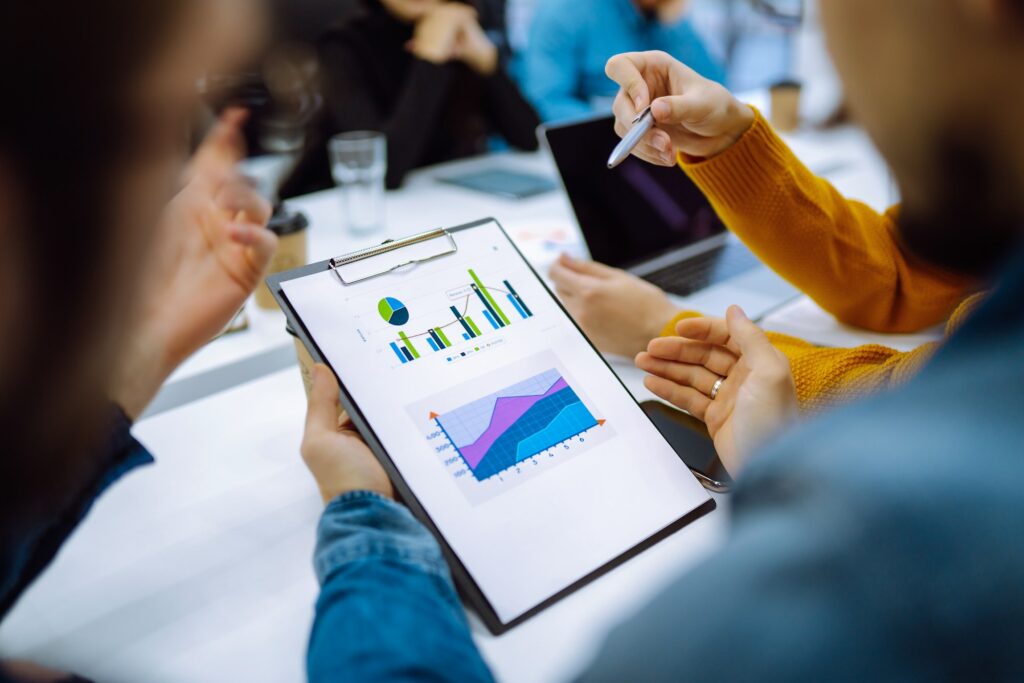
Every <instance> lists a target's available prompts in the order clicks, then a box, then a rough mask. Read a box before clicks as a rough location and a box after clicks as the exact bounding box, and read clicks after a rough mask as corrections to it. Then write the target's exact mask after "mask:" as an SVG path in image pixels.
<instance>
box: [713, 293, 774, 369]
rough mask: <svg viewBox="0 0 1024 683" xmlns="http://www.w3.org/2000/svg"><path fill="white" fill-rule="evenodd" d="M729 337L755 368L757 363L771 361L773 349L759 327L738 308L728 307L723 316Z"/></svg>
mask: <svg viewBox="0 0 1024 683" xmlns="http://www.w3.org/2000/svg"><path fill="white" fill-rule="evenodd" d="M725 321H726V325H727V326H728V328H729V337H730V340H731V341H732V342H734V343H735V344H736V345H737V346H738V347H739V349H740V352H741V353H742V354H743V355H744V356H745V357H747V358H749V359H750V361H751V362H752V363H753V364H754V366H755V367H756V365H757V363H758V361H761V360H763V361H766V362H767V361H773V360H774V359H775V353H774V348H775V347H773V346H772V343H771V342H770V341H769V340H768V335H766V334H765V333H764V332H763V331H762V330H761V328H760V327H758V326H757V325H755V324H754V323H753V322H751V320H750V318H748V317H747V314H746V313H744V312H743V309H742V308H740V307H739V306H730V307H729V310H728V311H726V314H725Z"/></svg>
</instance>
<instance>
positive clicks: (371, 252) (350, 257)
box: [328, 228, 459, 286]
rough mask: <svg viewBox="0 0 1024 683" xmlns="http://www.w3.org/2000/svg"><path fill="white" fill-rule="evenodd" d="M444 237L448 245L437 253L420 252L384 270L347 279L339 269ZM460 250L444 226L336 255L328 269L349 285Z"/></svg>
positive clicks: (387, 266)
mask: <svg viewBox="0 0 1024 683" xmlns="http://www.w3.org/2000/svg"><path fill="white" fill-rule="evenodd" d="M442 238H443V239H445V240H446V241H447V246H446V247H445V248H444V250H443V251H439V252H436V253H430V252H426V253H424V254H418V255H417V256H415V257H413V258H410V259H409V260H406V261H401V262H399V263H389V264H387V265H386V266H384V267H383V270H380V271H377V272H371V273H369V274H361V275H359V276H357V277H354V278H349V279H346V278H345V277H344V276H343V275H342V274H341V271H340V270H339V269H340V268H344V267H345V266H349V265H352V264H353V263H358V262H360V261H366V260H367V259H372V258H376V257H378V256H384V255H386V254H390V253H392V252H395V251H398V250H400V249H406V248H409V247H413V246H416V245H419V244H426V243H428V242H433V241H434V240H439V239H442ZM458 251H459V245H458V244H456V243H455V238H454V237H452V235H451V233H450V232H448V231H447V230H444V229H443V228H438V229H437V230H429V231H427V232H423V233H420V234H418V235H413V236H411V237H406V238H404V239H400V240H387V241H385V242H384V243H383V244H380V245H378V246H376V247H368V248H366V249H361V250H359V251H354V252H352V253H351V254H345V255H343V256H336V257H335V258H332V259H331V261H330V265H329V266H328V269H329V270H331V271H332V272H333V273H334V275H335V277H337V278H338V281H339V282H341V284H342V285H345V286H348V285H354V284H358V283H360V282H366V281H367V280H372V279H373V278H375V277H381V276H382V275H387V274H388V273H393V272H395V271H396V270H400V269H401V268H405V267H407V266H415V265H419V264H421V263H427V262H429V261H433V260H435V259H439V258H441V257H443V256H451V255H452V254H455V253H457V252H458Z"/></svg>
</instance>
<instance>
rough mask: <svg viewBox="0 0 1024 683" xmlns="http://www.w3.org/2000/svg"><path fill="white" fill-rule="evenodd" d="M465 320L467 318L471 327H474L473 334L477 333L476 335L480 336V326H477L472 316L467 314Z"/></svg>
mask: <svg viewBox="0 0 1024 683" xmlns="http://www.w3.org/2000/svg"><path fill="white" fill-rule="evenodd" d="M465 320H466V322H467V323H469V326H470V327H471V328H472V329H473V334H475V335H476V336H478V337H479V336H480V328H479V327H477V326H476V323H475V322H473V319H472V318H470V317H469V316H468V315H467V316H466V318H465Z"/></svg>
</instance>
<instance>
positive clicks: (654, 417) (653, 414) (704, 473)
mask: <svg viewBox="0 0 1024 683" xmlns="http://www.w3.org/2000/svg"><path fill="white" fill-rule="evenodd" d="M640 407H641V408H643V410H644V412H645V413H647V416H648V417H649V418H651V421H652V422H654V426H655V427H657V428H658V431H659V432H661V434H662V436H664V437H665V439H666V440H667V441H668V442H669V443H670V444H671V445H672V448H673V449H675V452H676V454H678V455H679V458H680V460H682V461H683V462H684V463H686V465H687V467H689V468H690V471H691V472H693V473H694V475H695V476H696V477H697V479H698V481H700V483H701V484H703V485H704V488H706V489H708V490H709V491H714V492H716V493H727V492H728V491H729V490H730V489H732V486H733V480H732V477H730V476H729V473H728V472H727V471H726V469H725V465H723V464H722V460H721V458H719V457H718V453H717V452H716V451H715V444H714V442H713V441H712V440H711V435H710V434H709V433H708V428H707V427H706V426H704V423H703V422H701V421H700V420H698V419H697V418H695V417H693V416H692V415H689V414H687V413H684V412H683V411H681V410H678V409H676V408H673V407H672V406H670V405H667V404H665V403H662V402H661V401H644V402H643V403H641V404H640Z"/></svg>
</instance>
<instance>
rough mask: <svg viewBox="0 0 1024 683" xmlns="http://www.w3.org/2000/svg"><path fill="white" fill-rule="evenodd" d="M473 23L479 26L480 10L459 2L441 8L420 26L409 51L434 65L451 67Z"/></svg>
mask: <svg viewBox="0 0 1024 683" xmlns="http://www.w3.org/2000/svg"><path fill="white" fill-rule="evenodd" d="M470 23H474V24H475V23H476V10H475V9H473V8H472V7H470V6H469V5H463V4H462V3H458V2H448V3H445V4H443V5H438V6H437V7H435V8H434V9H432V10H430V11H429V12H427V13H426V14H425V15H424V16H423V18H422V19H420V20H419V21H418V22H416V28H415V30H414V31H413V37H412V40H411V41H409V44H408V45H406V49H407V50H409V52H411V53H412V54H413V55H415V56H416V57H418V58H419V59H422V60H424V61H427V62H431V63H432V64H447V63H448V62H450V61H452V60H453V59H456V58H457V57H456V50H457V47H458V44H459V41H460V39H461V36H462V34H463V32H464V31H465V28H466V26H467V25H468V24H470Z"/></svg>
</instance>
